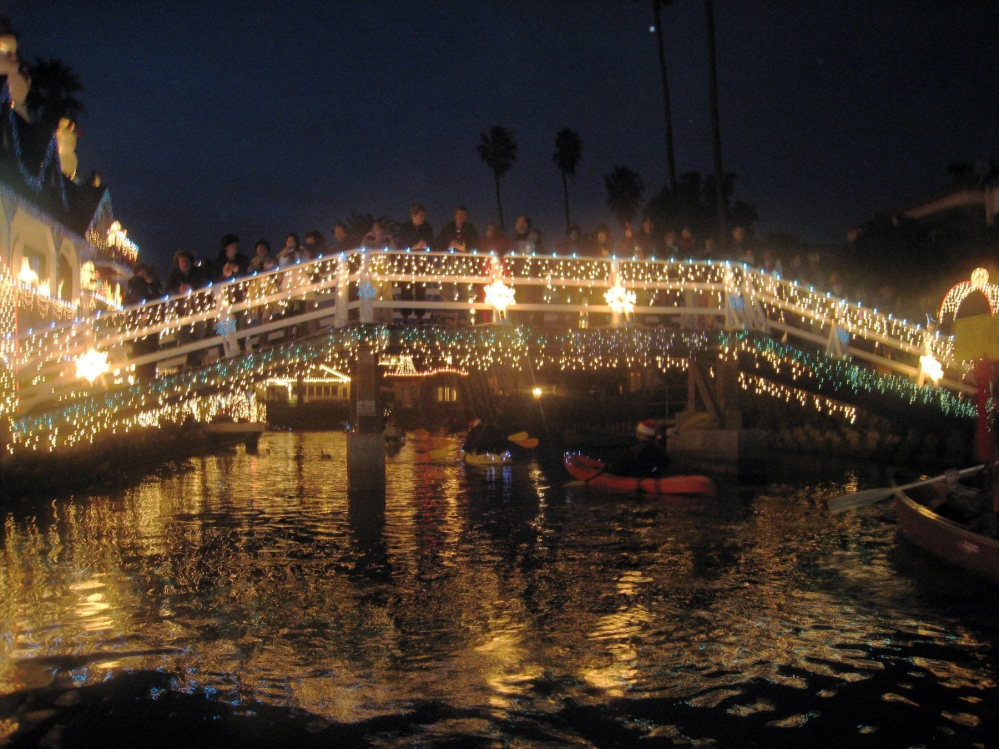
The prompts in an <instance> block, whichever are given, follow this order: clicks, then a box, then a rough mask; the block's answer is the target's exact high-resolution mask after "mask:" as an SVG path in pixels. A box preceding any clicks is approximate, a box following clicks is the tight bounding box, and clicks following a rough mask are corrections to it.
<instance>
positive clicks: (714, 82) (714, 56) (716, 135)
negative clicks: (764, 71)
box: [704, 0, 728, 246]
mask: <svg viewBox="0 0 999 749" xmlns="http://www.w3.org/2000/svg"><path fill="white" fill-rule="evenodd" d="M704 23H705V27H706V31H707V37H708V93H709V96H710V103H711V151H712V153H713V154H714V165H715V192H716V198H715V206H716V208H717V210H718V243H719V245H721V246H724V244H725V243H726V242H727V241H728V232H727V231H726V229H725V225H726V224H725V193H724V185H725V179H724V176H723V175H724V174H725V170H724V169H723V168H722V152H721V117H720V116H719V114H718V53H717V51H716V50H715V41H716V40H715V11H714V3H713V0H704Z"/></svg>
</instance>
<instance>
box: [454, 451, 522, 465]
mask: <svg viewBox="0 0 999 749" xmlns="http://www.w3.org/2000/svg"><path fill="white" fill-rule="evenodd" d="M461 459H462V460H463V461H464V462H465V465H466V466H505V465H507V464H509V463H512V462H513V456H512V455H510V451H509V450H507V451H505V452H501V453H462V454H461Z"/></svg>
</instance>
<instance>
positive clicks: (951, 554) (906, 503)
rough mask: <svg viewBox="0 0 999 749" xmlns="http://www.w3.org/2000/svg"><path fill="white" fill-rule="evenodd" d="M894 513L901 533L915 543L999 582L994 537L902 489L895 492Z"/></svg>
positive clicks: (998, 545) (998, 557)
mask: <svg viewBox="0 0 999 749" xmlns="http://www.w3.org/2000/svg"><path fill="white" fill-rule="evenodd" d="M895 514H896V515H897V516H898V524H899V528H900V529H901V531H902V533H903V535H904V536H905V537H906V538H907V539H909V540H910V541H911V542H912V543H914V544H915V545H916V546H918V547H920V548H921V549H923V550H925V551H927V552H929V553H930V554H933V555H934V556H936V557H939V558H940V559H943V560H945V561H947V562H950V563H951V564H955V565H957V566H958V567H963V568H964V569H967V570H971V571H973V572H977V573H978V574H980V575H983V576H985V577H987V578H989V579H990V580H992V581H993V582H995V583H999V541H997V540H996V539H994V538H989V537H988V536H983V535H981V534H979V533H974V532H972V531H970V530H968V529H967V528H964V527H962V526H960V525H958V524H957V523H954V522H951V521H950V520H948V519H947V518H945V517H942V516H940V515H938V514H936V513H935V512H933V510H930V509H929V508H927V507H924V506H923V505H921V504H919V503H918V502H916V501H914V500H913V499H912V498H911V497H909V496H907V495H906V494H905V493H904V492H899V493H898V494H896V495H895Z"/></svg>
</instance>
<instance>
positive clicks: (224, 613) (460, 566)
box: [0, 432, 999, 747]
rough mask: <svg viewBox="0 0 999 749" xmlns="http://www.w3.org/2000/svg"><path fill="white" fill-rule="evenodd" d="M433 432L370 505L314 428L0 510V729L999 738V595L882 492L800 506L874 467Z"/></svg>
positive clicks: (118, 735)
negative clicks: (647, 464) (569, 460)
mask: <svg viewBox="0 0 999 749" xmlns="http://www.w3.org/2000/svg"><path fill="white" fill-rule="evenodd" d="M446 444H447V445H449V446H450V447H451V448H452V453H451V456H450V457H449V458H448V459H441V460H431V459H430V455H429V454H428V452H427V451H428V450H429V449H431V448H434V447H437V446H438V443H417V442H413V441H411V442H410V443H409V444H407V445H406V446H405V447H404V448H403V449H402V451H401V452H399V454H398V455H396V456H392V457H389V458H388V465H387V483H388V490H387V492H386V496H385V500H384V506H380V504H379V502H378V501H377V499H372V498H371V497H363V496H361V497H358V496H351V495H349V494H348V492H347V485H346V477H345V475H344V466H345V458H344V450H345V438H344V435H342V434H340V433H332V432H331V433H306V434H299V433H274V434H267V435H265V436H264V437H263V438H262V439H261V442H260V451H259V454H257V455H251V454H247V453H246V452H244V451H243V450H242V449H239V450H237V451H234V452H231V453H228V454H223V455H218V456H212V457H207V458H204V459H196V460H191V461H188V462H187V463H185V464H183V465H180V466H172V467H170V466H168V467H167V468H165V469H164V470H162V471H161V472H160V473H159V474H158V475H154V476H150V477H148V478H147V479H146V480H145V481H144V482H143V483H142V484H141V485H139V486H137V487H135V488H133V489H130V490H127V491H124V492H122V493H117V494H113V495H110V496H102V495H94V496H89V497H71V498H65V499H55V500H48V501H25V502H24V503H21V504H18V505H15V506H13V507H8V508H6V510H5V512H4V516H5V522H4V528H3V536H2V544H3V548H2V554H3V557H2V560H0V636H2V640H0V646H2V655H0V695H3V696H2V697H0V737H3V736H6V737H7V738H8V740H9V741H12V742H13V743H14V744H15V745H25V746H27V745H32V746H34V745H39V742H41V745H43V746H63V747H68V746H87V745H90V746H92V745H94V744H95V743H98V744H102V745H143V746H172V745H185V746H195V745H205V746H225V745H231V746H253V745H261V746H263V745H268V744H271V743H280V744H282V745H285V746H294V745H301V746H312V745H316V746H319V745H330V744H331V743H339V744H340V745H364V744H368V745H374V746H413V745H417V746H494V745H514V746H566V745H571V746H600V747H604V746H633V745H637V746H674V745H712V746H756V745H761V746H768V747H769V746H805V745H809V746H826V745H830V746H831V745H837V746H842V745H844V744H845V745H849V746H877V747H888V746H899V747H909V746H924V745H925V746H929V745H944V746H995V745H997V744H999V738H997V737H999V720H997V717H996V716H997V715H999V690H997V688H996V670H997V668H996V667H997V659H996V653H995V650H994V645H995V643H996V642H997V641H999V624H997V621H999V619H997V617H999V593H997V591H996V589H995V588H992V587H989V586H988V585H986V584H984V583H981V582H979V581H977V580H975V579H973V578H969V577H967V576H965V575H963V574H960V573H955V572H953V571H951V570H947V569H942V568H941V567H940V566H939V565H938V564H936V563H935V562H933V561H932V560H928V559H927V558H926V557H924V556H923V555H921V554H920V553H918V552H917V551H915V550H912V549H910V548H909V547H908V546H906V545H905V544H904V543H903V542H901V541H900V540H899V539H898V538H897V536H896V529H895V524H894V521H893V517H892V514H891V511H890V508H889V507H887V506H885V507H870V508H865V509H864V510H862V511H859V512H855V513H846V514H843V515H837V516H830V515H828V514H827V513H826V512H825V511H824V509H823V507H824V500H825V499H827V498H829V497H831V496H835V495H837V494H840V493H843V492H844V491H849V490H851V489H856V488H858V487H863V486H867V485H879V483H880V482H883V481H884V477H883V476H882V475H879V474H878V473H877V472H876V471H875V470H873V469H869V470H867V471H865V470H863V469H860V470H858V469H856V468H849V467H844V466H842V465H836V464H830V465H828V466H824V465H822V464H820V463H816V462H815V461H814V460H810V461H807V462H802V463H801V464H800V465H794V464H790V463H789V464H785V465H778V466H775V470H774V472H773V473H772V476H771V481H770V483H769V484H768V485H766V486H763V487H757V488H754V489H747V488H740V487H738V486H737V485H736V484H734V483H733V482H731V481H729V482H726V481H725V480H724V479H719V484H720V486H719V495H718V496H717V497H715V498H713V499H708V500H690V499H675V498H650V497H636V496H630V495H608V494H605V493H602V492H600V491H599V490H597V489H594V488H591V487H566V486H565V483H566V481H567V480H568V477H567V476H566V475H565V474H564V473H563V472H562V469H561V467H559V466H557V465H551V466H548V465H544V464H542V463H538V462H530V463H526V464H520V465H514V466H512V467H507V468H503V469H481V468H478V469H465V468H463V467H461V466H460V465H458V464H457V462H456V457H457V445H456V443H454V442H448V443H446ZM323 453H326V454H329V455H331V456H332V458H331V459H324V457H323ZM199 742H201V743H199Z"/></svg>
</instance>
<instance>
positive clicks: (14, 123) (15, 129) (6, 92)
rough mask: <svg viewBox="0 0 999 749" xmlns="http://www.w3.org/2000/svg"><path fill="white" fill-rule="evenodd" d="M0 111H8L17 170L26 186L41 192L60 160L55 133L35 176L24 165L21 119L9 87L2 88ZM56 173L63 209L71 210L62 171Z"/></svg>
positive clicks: (0, 92)
mask: <svg viewBox="0 0 999 749" xmlns="http://www.w3.org/2000/svg"><path fill="white" fill-rule="evenodd" d="M0 109H3V110H4V111H6V114H7V119H8V124H9V127H10V133H11V140H12V141H13V145H14V160H15V161H16V162H17V168H18V169H19V170H20V172H21V176H22V177H23V178H24V182H25V184H27V185H28V186H29V187H30V188H31V189H33V190H34V191H35V192H41V191H42V189H43V188H44V187H45V173H46V172H47V171H48V170H49V167H51V166H52V163H53V162H55V161H58V159H59V142H58V140H56V135H55V132H53V133H52V137H51V138H50V139H49V144H48V147H47V148H46V150H45V156H44V157H43V158H42V163H41V165H40V167H39V169H38V174H34V173H32V172H31V171H29V170H28V167H27V166H26V165H25V163H24V152H23V147H22V146H21V134H20V125H19V124H18V120H19V119H20V118H18V117H17V116H16V115H15V113H14V107H13V106H12V102H11V98H10V88H9V87H8V86H0ZM56 171H57V175H56V183H57V184H58V186H59V197H60V198H61V200H62V207H63V208H65V209H66V210H69V201H68V200H67V199H66V182H65V179H64V178H63V174H62V171H61V170H56Z"/></svg>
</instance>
